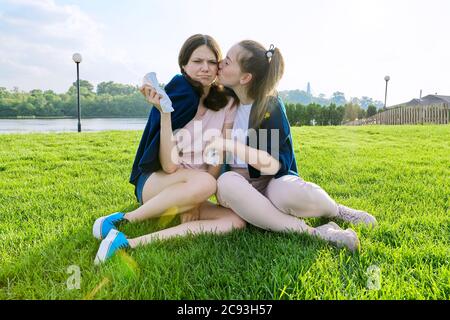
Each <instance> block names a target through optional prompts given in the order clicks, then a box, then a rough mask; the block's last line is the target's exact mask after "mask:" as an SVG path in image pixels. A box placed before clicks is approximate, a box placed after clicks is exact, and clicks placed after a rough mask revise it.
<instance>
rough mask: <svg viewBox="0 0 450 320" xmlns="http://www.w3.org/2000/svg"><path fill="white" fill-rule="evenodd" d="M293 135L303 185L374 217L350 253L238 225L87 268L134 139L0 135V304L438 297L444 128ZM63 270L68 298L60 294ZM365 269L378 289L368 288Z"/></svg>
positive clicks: (444, 273)
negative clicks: (77, 279) (372, 270)
mask: <svg viewBox="0 0 450 320" xmlns="http://www.w3.org/2000/svg"><path fill="white" fill-rule="evenodd" d="M293 135H294V141H295V152H296V155H297V160H298V168H299V172H300V174H301V176H302V177H303V178H304V179H305V180H308V181H312V182H314V183H316V184H319V185H320V186H322V187H323V188H324V189H325V190H326V191H327V192H328V193H329V194H330V195H331V196H332V197H333V198H334V199H335V200H337V201H338V202H340V203H343V204H345V205H348V206H351V207H355V208H360V209H364V210H367V211H368V212H370V213H372V214H374V215H375V216H376V217H377V219H378V222H379V226H378V227H377V228H376V229H374V230H370V229H365V228H356V231H357V233H358V236H359V237H360V240H361V251H360V252H359V253H356V254H351V253H350V252H349V251H347V250H345V249H342V250H339V249H337V248H335V247H333V246H330V245H329V244H327V243H325V242H323V241H319V240H317V239H314V238H310V237H308V236H305V235H297V234H293V233H290V234H277V233H270V232H266V231H262V230H260V229H257V228H254V227H249V228H247V229H245V230H242V231H234V232H233V233H231V234H228V235H225V236H214V235H200V236H196V237H194V236H190V237H187V238H177V239H173V240H169V241H164V242H155V243H153V244H151V245H148V246H146V247H143V248H139V249H136V250H134V251H129V252H128V253H127V254H128V255H118V256H116V257H114V258H113V259H112V261H110V262H109V263H107V264H106V265H104V266H102V267H96V266H94V265H93V260H94V256H95V253H96V251H97V249H98V245H99V242H98V241H97V240H96V239H94V238H93V237H92V235H91V227H92V223H93V222H94V220H95V219H96V218H97V217H99V216H101V215H105V214H108V213H111V212H114V211H118V210H125V211H127V210H132V209H134V208H135V207H136V206H137V203H136V201H135V198H134V194H133V187H132V185H131V184H129V183H128V177H129V173H130V168H131V165H132V161H133V158H134V155H135V150H136V148H137V145H138V143H139V139H140V136H141V132H137V131H130V132H100V133H81V134H77V133H64V134H33V135H0V299H91V298H93V299H108V298H112V299H449V298H450V266H449V260H450V250H449V248H450V215H449V195H450V126H445V125H443V126H368V127H302V128H294V129H293ZM325 221H326V220H318V219H314V220H312V219H311V220H309V221H308V223H310V224H311V225H314V226H315V225H318V224H320V223H323V222H325ZM177 222H178V221H177V218H176V219H175V220H173V221H171V222H169V224H168V225H164V223H163V222H162V221H158V220H153V221H149V222H146V223H142V224H137V225H128V226H126V228H125V229H124V231H125V232H126V234H127V235H129V236H138V235H142V234H144V233H149V232H152V231H155V230H158V229H160V228H164V227H167V226H171V225H175V224H176V223H177ZM340 225H341V226H343V227H348V225H347V224H342V223H340ZM71 265H76V266H78V267H79V268H80V271H81V288H80V289H79V290H78V289H75V290H68V289H67V284H66V281H67V280H68V278H69V277H70V276H71V275H72V274H69V273H67V269H68V268H69V266H71ZM370 266H376V267H378V268H379V270H380V274H381V278H380V279H381V280H380V288H379V290H370V289H369V288H368V286H367V282H368V279H369V273H368V272H367V270H368V268H369V267H370Z"/></svg>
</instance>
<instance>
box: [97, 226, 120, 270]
mask: <svg viewBox="0 0 450 320" xmlns="http://www.w3.org/2000/svg"><path fill="white" fill-rule="evenodd" d="M118 233H119V231H117V230H114V229H112V230H111V231H110V232H109V233H108V235H107V236H106V238H105V240H103V241H102V243H100V247H99V248H98V251H97V254H96V255H95V259H94V264H95V265H99V264H101V263H102V262H105V261H106V255H107V254H108V251H109V248H110V247H111V244H112V243H113V241H114V239H115V238H116V237H117V234H118Z"/></svg>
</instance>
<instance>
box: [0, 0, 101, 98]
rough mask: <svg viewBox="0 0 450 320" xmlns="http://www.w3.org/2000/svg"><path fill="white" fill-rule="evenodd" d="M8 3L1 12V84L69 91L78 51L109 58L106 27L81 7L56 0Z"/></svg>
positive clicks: (13, 0)
mask: <svg viewBox="0 0 450 320" xmlns="http://www.w3.org/2000/svg"><path fill="white" fill-rule="evenodd" d="M8 3H9V10H8V11H4V12H2V14H1V15H0V26H1V28H0V42H1V43H2V46H1V47H0V56H1V57H2V58H1V59H0V70H1V71H0V85H2V86H7V87H13V86H16V85H17V86H20V88H21V89H25V90H30V89H33V88H35V87H40V88H45V87H47V88H52V89H55V90H56V91H65V90H67V88H68V87H69V86H70V84H71V83H72V82H73V76H72V75H73V71H72V69H73V62H72V61H71V57H72V54H73V53H74V52H76V51H80V52H85V53H88V54H89V55H90V56H91V57H95V58H100V57H104V56H105V53H106V52H107V50H105V48H104V47H103V43H104V41H103V29H104V26H103V25H102V24H100V23H98V22H96V21H95V20H94V19H93V18H91V17H90V16H89V15H87V14H86V13H84V12H83V11H81V10H80V8H78V7H76V6H72V5H57V4H56V3H55V2H54V1H53V0H39V1H36V0H33V1H30V0H10V1H8ZM24 78H28V79H27V80H26V81H24ZM37 84H38V85H37Z"/></svg>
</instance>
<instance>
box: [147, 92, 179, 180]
mask: <svg viewBox="0 0 450 320" xmlns="http://www.w3.org/2000/svg"><path fill="white" fill-rule="evenodd" d="M140 91H141V93H142V94H143V95H144V96H145V98H146V99H147V101H148V102H149V103H151V104H153V105H154V106H155V108H157V109H158V110H159V112H161V105H160V102H159V100H160V99H161V96H160V95H159V94H158V93H157V92H156V90H154V89H153V88H152V87H151V86H149V85H144V86H142V87H141V89H140ZM159 161H160V162H161V166H162V168H163V170H164V172H166V173H173V172H175V171H176V170H177V169H178V164H179V157H178V152H177V148H176V144H175V139H174V137H173V131H172V120H171V114H170V113H164V112H161V132H160V146H159Z"/></svg>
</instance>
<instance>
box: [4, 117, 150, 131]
mask: <svg viewBox="0 0 450 320" xmlns="http://www.w3.org/2000/svg"><path fill="white" fill-rule="evenodd" d="M146 123H147V118H95V119H81V131H82V132H84V131H105V130H144V128H145V124H146ZM76 131H78V119H0V133H31V132H76Z"/></svg>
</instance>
